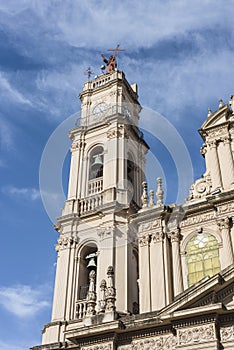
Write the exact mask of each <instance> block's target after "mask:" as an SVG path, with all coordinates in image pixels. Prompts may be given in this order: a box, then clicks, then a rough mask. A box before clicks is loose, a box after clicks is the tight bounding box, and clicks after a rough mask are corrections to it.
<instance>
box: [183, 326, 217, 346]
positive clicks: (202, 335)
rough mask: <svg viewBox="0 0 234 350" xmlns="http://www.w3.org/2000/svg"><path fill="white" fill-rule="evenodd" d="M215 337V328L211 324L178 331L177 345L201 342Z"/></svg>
mask: <svg viewBox="0 0 234 350" xmlns="http://www.w3.org/2000/svg"><path fill="white" fill-rule="evenodd" d="M215 339H216V337H215V328H214V325H212V324H210V325H204V326H200V327H193V328H189V329H186V330H179V331H178V343H179V345H184V344H194V343H203V342H207V341H212V340H215Z"/></svg>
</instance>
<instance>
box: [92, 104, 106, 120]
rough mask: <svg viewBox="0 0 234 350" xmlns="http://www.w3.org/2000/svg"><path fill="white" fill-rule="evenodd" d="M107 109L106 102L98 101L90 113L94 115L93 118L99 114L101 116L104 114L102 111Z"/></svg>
mask: <svg viewBox="0 0 234 350" xmlns="http://www.w3.org/2000/svg"><path fill="white" fill-rule="evenodd" d="M107 109H108V106H107V104H106V103H104V102H101V103H99V104H98V105H96V106H95V107H94V109H93V111H92V115H93V116H94V117H95V118H98V117H100V116H102V115H103V114H104V112H106V111H107Z"/></svg>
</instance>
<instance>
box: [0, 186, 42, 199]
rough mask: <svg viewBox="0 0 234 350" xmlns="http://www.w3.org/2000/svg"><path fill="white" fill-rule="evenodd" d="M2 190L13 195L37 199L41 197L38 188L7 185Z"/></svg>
mask: <svg viewBox="0 0 234 350" xmlns="http://www.w3.org/2000/svg"><path fill="white" fill-rule="evenodd" d="M2 192H3V193H5V194H8V195H12V196H18V197H24V198H25V199H28V200H31V201H35V200H36V199H38V198H40V196H41V195H40V192H39V191H38V190H37V189H36V188H18V187H14V186H7V187H4V188H2Z"/></svg>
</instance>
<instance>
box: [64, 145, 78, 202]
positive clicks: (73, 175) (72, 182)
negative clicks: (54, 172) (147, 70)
mask: <svg viewBox="0 0 234 350" xmlns="http://www.w3.org/2000/svg"><path fill="white" fill-rule="evenodd" d="M71 153H72V155H71V166H70V175H69V186H68V196H67V197H68V199H76V194H77V182H78V181H77V178H78V166H79V158H80V145H79V141H75V142H73V144H72V147H71Z"/></svg>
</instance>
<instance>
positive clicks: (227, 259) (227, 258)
mask: <svg viewBox="0 0 234 350" xmlns="http://www.w3.org/2000/svg"><path fill="white" fill-rule="evenodd" d="M217 224H218V226H219V229H220V232H221V236H222V240H223V254H222V257H223V259H222V261H221V263H222V266H221V268H222V269H224V268H226V267H227V266H229V265H231V264H233V252H232V242H231V237H230V221H229V218H225V219H220V220H218V221H217Z"/></svg>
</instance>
